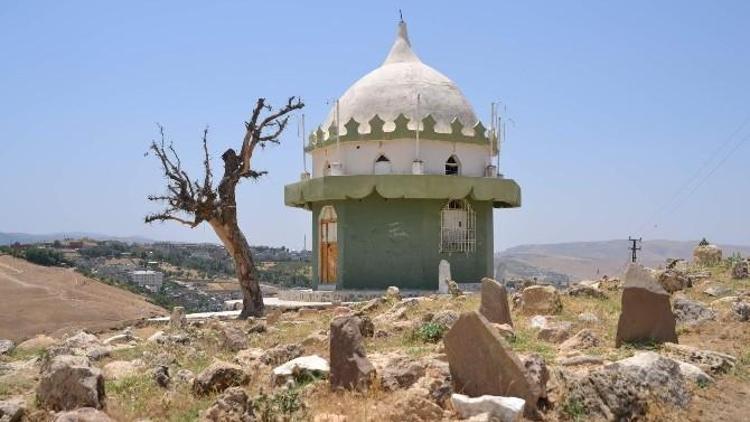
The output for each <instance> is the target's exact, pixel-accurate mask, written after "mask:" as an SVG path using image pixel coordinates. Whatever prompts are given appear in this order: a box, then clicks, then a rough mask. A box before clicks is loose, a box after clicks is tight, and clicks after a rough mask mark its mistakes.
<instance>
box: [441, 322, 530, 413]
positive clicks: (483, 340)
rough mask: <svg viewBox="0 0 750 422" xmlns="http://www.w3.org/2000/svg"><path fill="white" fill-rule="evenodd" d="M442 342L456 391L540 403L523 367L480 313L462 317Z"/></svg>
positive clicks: (528, 411)
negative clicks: (517, 398)
mask: <svg viewBox="0 0 750 422" xmlns="http://www.w3.org/2000/svg"><path fill="white" fill-rule="evenodd" d="M443 341H444V343H445V351H446V354H447V356H448V363H449V366H450V373H451V376H452V378H453V382H454V388H455V390H456V391H461V392H462V393H466V394H468V395H470V396H481V395H485V394H488V395H493V396H494V395H501V394H504V395H511V396H514V397H521V398H523V399H524V400H526V401H527V402H529V403H536V402H537V399H538V397H537V396H536V395H535V394H534V393H533V391H532V388H531V386H530V385H529V381H528V380H527V379H526V375H525V369H524V366H523V364H522V363H521V361H520V360H519V359H518V357H517V356H516V354H515V353H514V352H513V351H512V350H511V349H510V348H509V347H508V346H507V344H506V343H505V340H503V339H502V337H500V335H499V334H498V333H497V331H495V330H494V329H493V328H492V326H490V324H489V322H488V321H487V319H485V318H484V317H483V316H482V315H480V314H479V313H478V312H466V313H463V314H461V316H460V317H459V319H458V321H456V324H455V325H453V328H451V329H450V331H448V333H447V334H446V335H445V337H444V339H443ZM530 407H531V406H530ZM526 411H527V416H528V415H533V414H534V412H535V409H534V408H529V409H526Z"/></svg>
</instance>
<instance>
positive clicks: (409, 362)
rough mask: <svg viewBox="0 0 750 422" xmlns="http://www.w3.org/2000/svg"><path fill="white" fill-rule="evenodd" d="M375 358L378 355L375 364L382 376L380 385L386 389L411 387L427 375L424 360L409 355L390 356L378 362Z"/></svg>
mask: <svg viewBox="0 0 750 422" xmlns="http://www.w3.org/2000/svg"><path fill="white" fill-rule="evenodd" d="M375 359H376V357H373V364H374V365H375V367H376V369H377V374H378V377H379V378H380V386H381V388H383V390H385V391H396V390H400V389H406V388H409V387H411V386H412V385H414V383H415V382H417V380H419V379H420V378H421V377H423V376H424V375H425V364H424V362H421V361H418V360H415V359H413V358H410V357H408V356H404V355H396V356H388V357H384V358H382V359H379V360H378V361H377V362H376V361H375Z"/></svg>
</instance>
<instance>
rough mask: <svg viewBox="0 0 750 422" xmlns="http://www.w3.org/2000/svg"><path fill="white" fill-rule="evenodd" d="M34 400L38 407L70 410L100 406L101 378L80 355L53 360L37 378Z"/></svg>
mask: <svg viewBox="0 0 750 422" xmlns="http://www.w3.org/2000/svg"><path fill="white" fill-rule="evenodd" d="M36 397H37V399H38V400H39V404H40V406H41V407H42V408H45V409H48V410H55V411H60V410H71V409H75V408H78V407H93V408H96V409H101V408H102V407H103V406H104V398H105V394H104V377H103V376H102V373H101V371H99V369H97V368H94V367H92V366H91V363H90V362H89V360H88V359H87V358H85V357H83V356H70V355H61V356H56V357H53V358H52V359H51V360H50V362H49V363H48V364H47V365H46V368H45V369H44V370H43V371H42V373H41V375H40V377H39V385H38V386H37V389H36Z"/></svg>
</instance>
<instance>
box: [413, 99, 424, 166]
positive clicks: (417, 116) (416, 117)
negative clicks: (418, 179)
mask: <svg viewBox="0 0 750 422" xmlns="http://www.w3.org/2000/svg"><path fill="white" fill-rule="evenodd" d="M421 98H422V94H417V112H416V116H415V120H416V121H417V128H416V129H414V132H415V136H416V139H417V142H416V148H417V151H416V155H417V160H416V161H419V124H420V123H421V121H420V119H419V105H420V104H419V102H420V100H421Z"/></svg>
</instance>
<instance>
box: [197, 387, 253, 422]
mask: <svg viewBox="0 0 750 422" xmlns="http://www.w3.org/2000/svg"><path fill="white" fill-rule="evenodd" d="M201 420H202V421H211V422H224V421H236V422H246V421H247V422H249V421H254V420H256V418H255V415H254V414H253V402H252V400H251V399H250V397H248V395H247V393H246V392H245V390H243V389H242V388H241V387H230V388H227V389H226V390H225V391H224V392H223V393H221V395H220V396H219V397H217V398H216V401H215V402H214V403H213V404H212V405H211V407H209V408H208V409H206V410H205V411H204V412H203V414H202V415H201Z"/></svg>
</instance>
